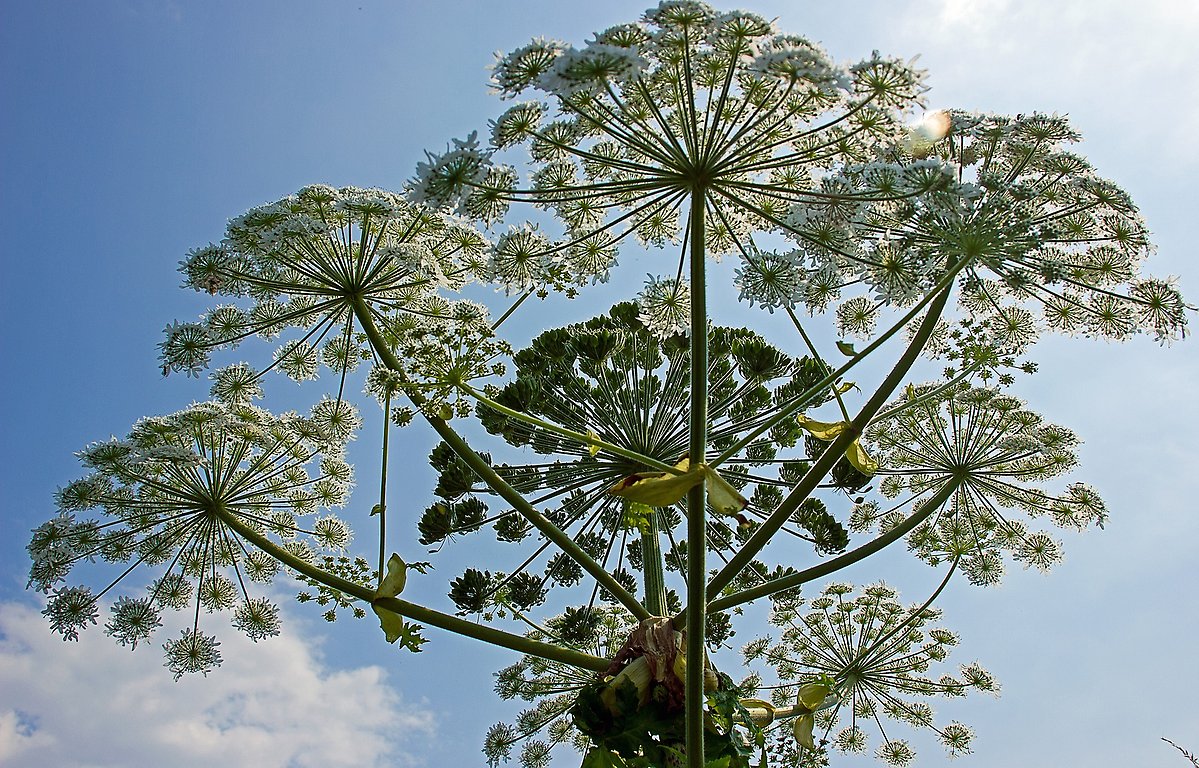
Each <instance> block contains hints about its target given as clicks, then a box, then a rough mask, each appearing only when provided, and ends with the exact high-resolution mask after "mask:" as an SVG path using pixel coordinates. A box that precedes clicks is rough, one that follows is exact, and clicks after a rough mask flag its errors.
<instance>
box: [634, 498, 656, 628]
mask: <svg viewBox="0 0 1199 768" xmlns="http://www.w3.org/2000/svg"><path fill="white" fill-rule="evenodd" d="M629 503H630V502H627V501H626V502H625V504H629ZM648 517H649V525H648V527H647V528H646V530H643V531H642V532H641V563H642V570H643V576H644V581H645V607H646V609H647V610H648V611H649V612H650V613H652V614H653V615H655V616H665V615H666V573H665V572H666V567H665V565H664V563H663V561H662V540H661V538H660V537H661V535H662V532H661V529H660V526H659V525H658V510H657V509H655V508H651V509H650V513H649V515H648Z"/></svg>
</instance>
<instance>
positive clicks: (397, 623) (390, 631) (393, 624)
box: [371, 605, 408, 643]
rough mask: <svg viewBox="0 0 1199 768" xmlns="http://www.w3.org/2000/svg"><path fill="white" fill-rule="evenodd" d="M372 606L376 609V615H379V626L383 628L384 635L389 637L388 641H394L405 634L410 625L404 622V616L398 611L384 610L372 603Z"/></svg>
mask: <svg viewBox="0 0 1199 768" xmlns="http://www.w3.org/2000/svg"><path fill="white" fill-rule="evenodd" d="M371 608H373V609H374V610H375V615H376V616H378V617H379V626H380V627H382V628H383V635H384V636H385V637H386V638H387V642H389V643H394V642H395V641H396V640H399V639H400V637H402V636H403V635H404V630H405V629H406V628H407V626H408V625H407V624H406V623H405V622H404V617H402V616H400V615H399V614H398V613H392V612H391V611H388V610H382V609H380V608H379V606H377V605H372V606H371Z"/></svg>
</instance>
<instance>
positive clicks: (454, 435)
mask: <svg viewBox="0 0 1199 768" xmlns="http://www.w3.org/2000/svg"><path fill="white" fill-rule="evenodd" d="M354 314H355V315H356V316H357V317H358V322H360V323H362V330H363V331H364V332H365V333H366V335H367V338H368V339H370V342H371V346H372V347H373V348H374V350H375V353H376V354H377V355H379V358H380V359H381V360H382V361H383V363H384V364H385V365H386V366H387V367H388V368H390V369H391V370H393V371H395V372H396V373H399V374H401V375H403V373H404V368H403V366H402V365H401V364H400V361H399V360H398V359H396V356H395V354H394V353H393V352H392V351H391V348H390V347H388V346H387V342H386V341H385V340H384V338H383V335H382V334H381V333H380V332H379V328H378V326H376V325H375V321H374V318H373V317H371V314H370V308H369V307H367V306H366V303H365V302H363V300H362V299H361V298H356V299H355V300H354ZM405 391H406V393H407V395H408V398H409V399H410V400H412V402H413V404H414V405H416V406H417V408H418V410H420V406H421V404H422V403H423V402H424V398H423V397H422V396H421V394H420V393H419V392H415V391H413V390H412V389H411V388H408V389H406V390H405ZM421 413H422V414H424V411H423V410H421ZM424 416H425V420H426V421H428V422H429V425H430V426H431V427H433V429H434V431H436V432H437V434H438V435H439V436H440V437H441V439H442V440H444V441H445V442H446V444H447V445H449V446H450V448H451V449H453V451H454V453H456V454H457V455H458V457H459V458H461V459H462V460H463V461H464V462H466V465H467V466H469V467H470V468H471V470H472V471H474V473H475V474H476V475H478V476H479V477H480V478H481V479H482V480H483V482H485V483H487V485H488V486H489V487H490V488H491V489H492V490H494V491H495V492H496V493H497V494H499V496H500V498H502V499H503V500H504V501H506V502H508V503H509V504H511V505H512V509H513V510H514V511H515V512H516V513H517V514H519V515H520V516H521V517H523V518H525V519H526V520H528V521H529V522H530V523H532V525H533V527H535V528H536V529H537V530H538V531H540V532H541V533H542V535H543V536H545V537H546V538H547V539H549V540H550V541H552V542H553V543H554V545H555V546H557V547H558V549H560V550H562V551H563V552H565V553H566V555H567V556H568V557H570V558H571V559H572V560H574V561H575V562H576V563H578V564H579V566H580V567H581V568H582V569H583V570H584V571H586V572H587V573H589V574H591V577H592V578H594V579H595V580H596V581H598V582H599V583H600V584H601V585H602V586H603V587H604V588H606V589H607V590H608V591H609V592H611V593H612V594H613V595H614V596H615V597H616V599H617V600H619V601H620V603H621V605H623V606H624V607H625V608H627V609H628V610H629V612H630V613H632V614H633V615H634V616H636V617H637V619H638V620H639V621H640V620H643V619H648V618H649V617H650V614H649V612H648V611H646V610H645V606H643V605H642V604H641V602H640V601H638V600H637V598H636V597H634V596H633V595H631V594H629V591H628V590H627V589H625V588H624V586H622V585H621V583H620V582H619V581H617V580H616V578H615V577H613V576H612V574H610V573H608V571H607V570H606V569H605V568H604V567H603V566H602V565H600V564H599V563H597V562H595V560H594V559H593V558H592V557H591V555H588V554H587V553H586V552H584V551H583V549H582V548H581V547H580V546H579V545H578V544H576V543H575V541H574V539H572V538H571V537H570V535H569V534H567V533H566V532H565V531H563V530H562V529H561V528H559V527H558V526H556V525H554V524H553V523H551V522H550V521H549V520H547V519H546V517H545V515H542V514H541V513H540V512H538V511H537V510H536V509H535V508H534V507H533V505H532V504H530V503H529V502H528V501H527V500H526V499H525V497H523V496H521V495H520V494H519V493H518V492H517V491H516V489H514V488H513V487H512V486H510V485H508V483H507V482H506V481H505V480H504V479H503V478H502V477H500V476H499V475H497V474H496V472H495V470H494V469H492V467H491V465H490V464H488V463H487V462H486V461H484V460H483V457H482V456H480V455H479V454H478V453H476V452H475V451H474V449H472V448H471V447H470V446H469V445H467V443H466V441H465V440H463V439H462V436H461V435H459V434H458V432H457V431H455V430H454V428H453V427H451V426H450V425H449V424H448V423H446V421H445V419H442V418H440V417H438V416H429V415H428V414H424Z"/></svg>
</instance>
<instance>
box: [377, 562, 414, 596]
mask: <svg viewBox="0 0 1199 768" xmlns="http://www.w3.org/2000/svg"><path fill="white" fill-rule="evenodd" d="M407 583H408V564H407V563H405V562H404V561H403V560H402V559H401V558H400V556H399V555H397V554H395V553H392V555H391V557H390V558H388V560H387V575H386V576H384V577H383V583H382V584H380V585H379V589H378V590H377V591H376V592H375V599H378V598H380V597H395V596H396V595H398V594H400V593H401V592H403V591H404V585H405V584H407Z"/></svg>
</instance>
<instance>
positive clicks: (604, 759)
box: [579, 747, 625, 768]
mask: <svg viewBox="0 0 1199 768" xmlns="http://www.w3.org/2000/svg"><path fill="white" fill-rule="evenodd" d="M579 768H625V762H624V760H622V759H621V757H620V755H617V754H613V753H612V752H609V751H608V750H606V749H604V748H603V747H592V748H591V750H590V751H589V752H588V753H587V755H586V756H585V757H584V758H583V764H582V765H581V766H579Z"/></svg>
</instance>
